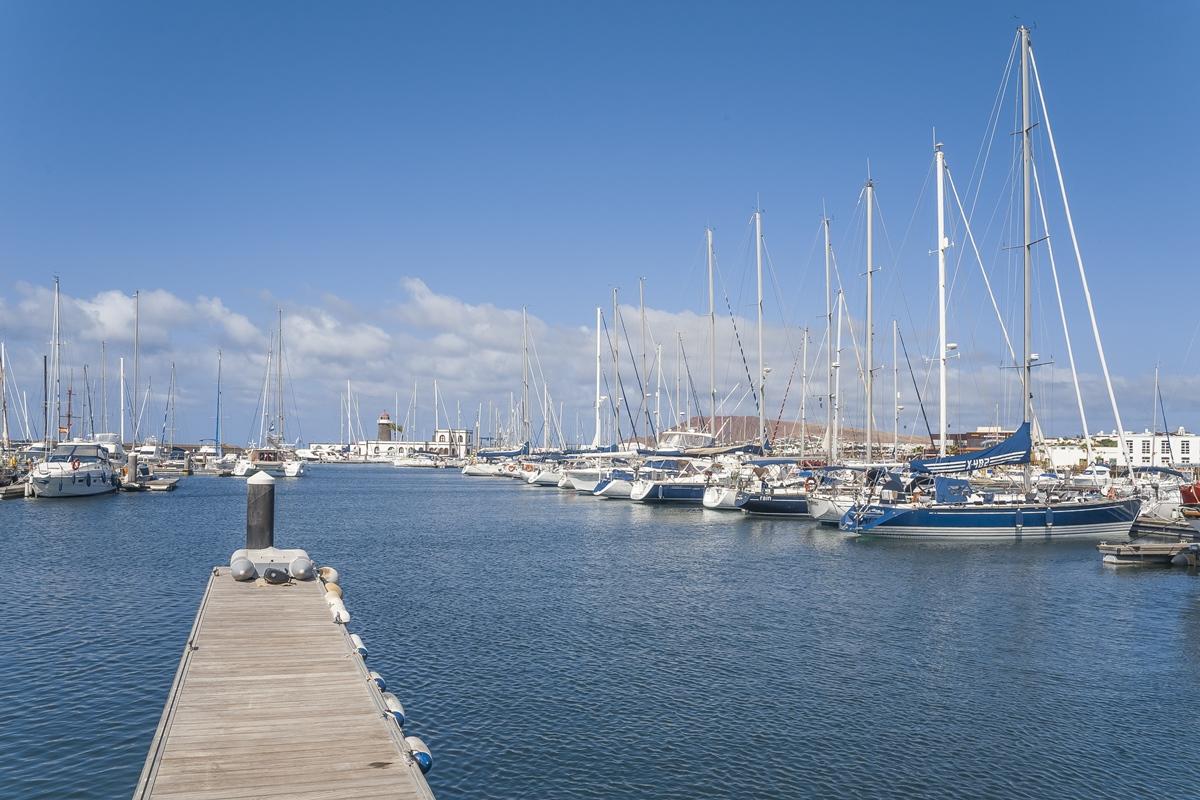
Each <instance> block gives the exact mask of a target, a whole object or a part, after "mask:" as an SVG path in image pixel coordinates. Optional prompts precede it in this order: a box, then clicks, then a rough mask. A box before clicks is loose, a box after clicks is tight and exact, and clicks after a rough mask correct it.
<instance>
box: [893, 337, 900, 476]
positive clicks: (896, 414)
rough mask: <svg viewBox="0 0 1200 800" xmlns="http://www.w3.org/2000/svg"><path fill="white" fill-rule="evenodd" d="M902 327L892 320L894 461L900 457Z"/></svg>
mask: <svg viewBox="0 0 1200 800" xmlns="http://www.w3.org/2000/svg"><path fill="white" fill-rule="evenodd" d="M899 338H900V326H899V324H898V323H897V322H896V320H894V319H893V320H892V460H895V459H897V458H899V457H900V361H899V360H898V359H899V354H898V353H897V350H896V341H897V340H898V339H899Z"/></svg>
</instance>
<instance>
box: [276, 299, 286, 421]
mask: <svg viewBox="0 0 1200 800" xmlns="http://www.w3.org/2000/svg"><path fill="white" fill-rule="evenodd" d="M276 372H277V373H278V381H277V383H276V394H277V395H278V397H279V400H278V403H279V443H280V444H283V442H284V436H283V423H284V419H283V418H284V408H286V406H285V404H284V400H283V309H282V308H280V309H279V363H278V364H277V365H276Z"/></svg>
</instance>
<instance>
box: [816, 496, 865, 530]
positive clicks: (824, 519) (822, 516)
mask: <svg viewBox="0 0 1200 800" xmlns="http://www.w3.org/2000/svg"><path fill="white" fill-rule="evenodd" d="M853 505H854V502H853V501H851V500H837V499H834V498H830V497H809V498H808V513H809V515H810V516H811V517H812V518H813V519H815V520H816V521H817V522H820V523H821V524H822V525H837V524H838V523H839V522H841V519H842V517H843V516H844V515H845V513H846V512H847V511H849V510H850V509H851V507H852V506H853Z"/></svg>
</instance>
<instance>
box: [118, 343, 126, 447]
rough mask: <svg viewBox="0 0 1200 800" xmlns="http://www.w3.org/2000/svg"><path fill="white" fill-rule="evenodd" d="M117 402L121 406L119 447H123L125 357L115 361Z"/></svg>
mask: <svg viewBox="0 0 1200 800" xmlns="http://www.w3.org/2000/svg"><path fill="white" fill-rule="evenodd" d="M117 402H118V403H120V404H121V408H120V412H121V446H122V447H124V446H125V356H121V357H120V359H118V361H117Z"/></svg>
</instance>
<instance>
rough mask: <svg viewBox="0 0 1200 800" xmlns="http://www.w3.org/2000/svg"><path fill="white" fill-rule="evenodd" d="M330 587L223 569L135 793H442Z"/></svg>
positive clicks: (306, 796)
mask: <svg viewBox="0 0 1200 800" xmlns="http://www.w3.org/2000/svg"><path fill="white" fill-rule="evenodd" d="M324 593H325V589H324V588H323V585H322V582H321V581H320V580H319V579H312V580H306V581H304V580H290V581H288V582H287V583H285V584H277V585H275V584H269V583H267V582H266V581H265V580H264V579H263V578H261V577H260V578H258V579H256V580H251V581H245V582H239V581H236V580H234V579H233V577H232V576H231V574H230V568H229V567H218V568H216V569H214V570H213V574H212V576H211V577H210V578H209V582H208V587H207V588H206V589H205V592H204V597H203V600H202V601H201V604H200V609H199V611H198V612H197V614H196V621H195V624H194V625H193V627H192V632H191V635H190V636H189V637H188V641H187V645H186V647H185V649H184V653H183V657H182V658H181V660H180V663H179V669H178V670H177V671H176V674H175V681H174V684H173V685H172V687H171V691H170V694H169V695H168V698H167V702H166V706H165V707H164V709H163V714H162V718H161V720H160V722H159V725H158V730H157V731H156V732H155V734H154V740H153V742H152V744H151V746H150V752H149V755H148V756H147V758H146V765H145V767H144V768H143V769H142V775H141V779H140V780H139V781H138V785H137V789H136V790H135V791H134V795H133V796H134V798H135V800H144V799H145V798H159V800H233V799H234V798H285V797H286V798H294V800H326V799H332V798H339V799H340V798H349V797H353V798H384V797H387V798H403V799H404V800H408V799H409V798H412V799H414V800H432V798H433V793H432V792H431V791H430V789H429V785H428V784H427V783H426V782H425V777H424V775H423V774H422V773H421V771H420V769H419V766H418V764H417V763H416V762H415V760H414V758H413V756H412V754H411V749H410V748H409V746H408V744H407V743H406V742H405V734H404V732H403V731H402V730H401V728H400V727H399V725H397V723H396V721H395V719H394V718H393V717H392V716H391V715H390V714H389V713H388V709H387V706H386V705H385V701H384V699H383V698H382V695H381V693H380V691H379V689H378V688H377V687H376V685H375V683H374V682H372V680H371V679H370V678H369V672H368V669H367V667H366V665H365V663H364V660H363V658H362V657H361V656H359V655H358V654H357V653H356V652H355V647H354V645H353V644H352V642H351V640H350V634H349V632H348V631H347V630H346V628H345V626H344V625H340V624H337V623H335V622H334V621H333V618H332V617H331V614H330V610H329V607H328V606H327V605H326V601H325V595H324Z"/></svg>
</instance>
